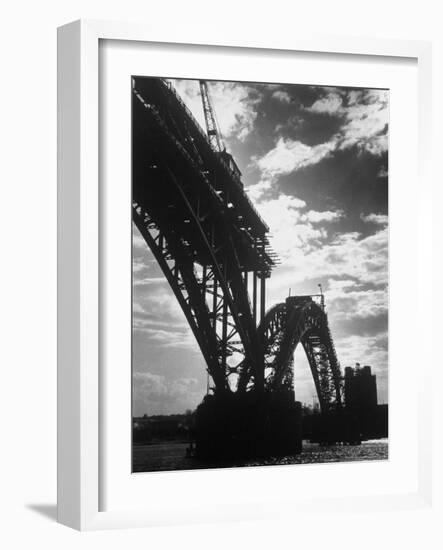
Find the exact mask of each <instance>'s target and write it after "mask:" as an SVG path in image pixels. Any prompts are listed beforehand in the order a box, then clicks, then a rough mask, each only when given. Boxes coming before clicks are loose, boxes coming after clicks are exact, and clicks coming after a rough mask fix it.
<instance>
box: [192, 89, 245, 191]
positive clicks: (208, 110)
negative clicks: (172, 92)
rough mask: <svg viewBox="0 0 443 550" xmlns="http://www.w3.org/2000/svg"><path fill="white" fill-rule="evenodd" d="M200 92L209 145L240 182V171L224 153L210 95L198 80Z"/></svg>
mask: <svg viewBox="0 0 443 550" xmlns="http://www.w3.org/2000/svg"><path fill="white" fill-rule="evenodd" d="M199 82H200V92H201V96H202V103H203V112H204V115H205V122H206V132H207V134H208V138H209V143H210V144H211V147H212V148H213V150H214V151H215V152H216V153H218V154H219V155H220V157H221V158H222V159H223V161H224V162H225V163H226V164H227V165H228V167H229V169H230V170H231V172H232V175H233V176H234V177H235V178H236V179H237V180H238V181H240V179H241V171H240V168H239V167H238V166H237V163H236V162H235V160H234V157H233V156H232V155H231V154H230V153H228V152H227V151H226V146H225V144H224V142H223V137H222V134H221V131H220V126H219V124H218V121H217V117H216V115H215V110H214V107H213V105H212V100H211V94H210V93H209V87H208V83H207V82H206V80H200V81H199Z"/></svg>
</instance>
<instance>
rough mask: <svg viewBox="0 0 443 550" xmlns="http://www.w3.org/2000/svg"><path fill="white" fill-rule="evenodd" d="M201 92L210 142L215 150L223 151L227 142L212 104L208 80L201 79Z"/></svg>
mask: <svg viewBox="0 0 443 550" xmlns="http://www.w3.org/2000/svg"><path fill="white" fill-rule="evenodd" d="M199 82H200V92H201V96H202V102H203V112H204V115H205V122H206V131H207V133H208V138H209V142H210V144H211V145H212V148H213V149H214V151H217V152H218V153H222V152H223V151H225V144H224V143H223V138H222V135H221V132H220V127H219V125H218V122H217V117H216V116H215V111H214V107H213V106H212V101H211V96H210V94H209V88H208V83H207V82H206V80H200V81H199Z"/></svg>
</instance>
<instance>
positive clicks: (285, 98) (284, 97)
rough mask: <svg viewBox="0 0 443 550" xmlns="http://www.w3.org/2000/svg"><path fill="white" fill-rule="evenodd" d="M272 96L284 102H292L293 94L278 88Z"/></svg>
mask: <svg viewBox="0 0 443 550" xmlns="http://www.w3.org/2000/svg"><path fill="white" fill-rule="evenodd" d="M272 97H273V98H274V99H277V100H278V101H281V102H282V103H290V102H291V96H290V95H289V94H288V92H284V91H283V90H276V91H275V92H273V93H272Z"/></svg>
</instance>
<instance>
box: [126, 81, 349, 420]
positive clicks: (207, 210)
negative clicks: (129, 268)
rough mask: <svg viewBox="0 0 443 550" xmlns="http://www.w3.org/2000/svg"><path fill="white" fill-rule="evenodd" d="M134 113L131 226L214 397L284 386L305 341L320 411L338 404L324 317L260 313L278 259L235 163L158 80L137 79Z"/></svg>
mask: <svg viewBox="0 0 443 550" xmlns="http://www.w3.org/2000/svg"><path fill="white" fill-rule="evenodd" d="M132 111H133V112H132V115H133V116H132V121H133V128H132V131H133V135H132V145H133V147H132V154H133V158H132V169H133V172H132V190H133V221H134V223H135V225H136V226H137V228H138V229H139V231H140V233H141V235H142V236H143V238H144V239H145V241H146V243H147V244H148V246H149V248H150V249H151V251H152V253H153V255H154V257H155V258H156V260H157V262H158V264H159V266H160V267H161V269H162V271H163V273H164V275H165V277H166V279H167V280H168V282H169V285H170V287H171V289H172V291H173V292H174V294H175V296H176V298H177V300H178V302H179V304H180V306H181V308H182V310H183V312H184V314H185V316H186V319H187V321H188V323H189V326H190V327H191V329H192V332H193V334H194V336H195V338H196V341H197V343H198V345H199V347H200V349H201V352H202V354H203V357H204V359H205V361H206V365H207V370H208V373H209V375H210V377H211V378H212V381H213V386H214V387H213V389H214V392H216V393H221V392H232V391H237V392H247V391H251V390H255V391H258V392H263V391H266V390H270V391H275V390H277V389H279V388H281V387H284V386H285V385H286V386H287V385H289V384H290V383H291V381H292V378H291V377H292V370H293V368H292V361H293V359H292V358H293V353H294V349H295V347H296V346H297V345H298V343H301V344H302V345H303V347H304V349H305V351H306V354H307V357H308V360H309V364H310V366H311V370H312V374H313V378H314V383H315V386H316V389H317V393H318V396H319V400H320V405H321V407H322V410H327V409H328V408H330V407H331V406H332V405H334V404H338V405H339V404H340V403H341V393H340V392H341V377H340V368H339V365H338V362H337V358H336V355H335V350H334V347H333V343H332V338H331V336H330V332H329V328H328V323H327V317H326V313H325V312H324V310H323V309H322V308H321V307H320V306H318V305H317V304H316V303H315V302H314V301H313V300H312V299H311V298H309V297H307V298H306V297H305V300H302V299H301V298H299V299H296V300H295V301H294V299H289V300H290V301H288V300H287V301H286V302H285V303H284V304H279V305H277V306H274V307H273V308H271V310H270V311H268V312H267V313H266V311H265V297H266V280H267V279H268V278H269V277H270V275H271V271H272V268H273V267H274V266H275V265H276V263H277V261H278V260H277V258H276V255H275V253H274V252H273V251H272V249H271V247H270V244H269V240H268V236H267V234H268V231H269V229H268V226H267V225H266V223H265V222H264V221H263V220H262V218H261V217H260V215H259V214H258V212H257V211H256V210H255V208H254V206H253V205H252V203H251V202H250V200H249V198H248V196H247V195H246V193H245V191H244V189H243V184H242V182H241V178H240V175H241V174H240V171H239V170H238V167H237V166H236V164H235V161H234V159H233V158H232V157H231V156H230V155H229V154H228V153H227V152H226V151H224V150H223V151H218V150H216V149H215V148H214V147H213V145H211V142H210V140H209V138H208V136H207V135H206V133H205V132H204V131H203V130H202V128H201V127H200V125H199V124H198V122H197V121H196V120H195V119H194V117H193V115H192V114H191V112H190V111H189V110H188V109H187V107H186V106H185V105H184V103H183V102H182V100H181V99H180V97H179V96H178V94H177V93H176V92H175V90H174V88H173V87H172V86H171V85H170V84H169V83H167V82H166V81H164V80H162V79H159V78H147V77H134V78H133V101H132Z"/></svg>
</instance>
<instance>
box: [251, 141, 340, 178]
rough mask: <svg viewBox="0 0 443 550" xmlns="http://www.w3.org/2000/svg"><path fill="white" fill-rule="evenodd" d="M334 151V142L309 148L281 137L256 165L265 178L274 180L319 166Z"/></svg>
mask: <svg viewBox="0 0 443 550" xmlns="http://www.w3.org/2000/svg"><path fill="white" fill-rule="evenodd" d="M333 149H334V144H333V143H332V142H331V143H322V144H320V145H313V146H309V145H306V144H304V143H302V142H301V141H293V140H291V139H285V138H282V137H280V138H279V139H278V140H277V143H276V144H275V147H274V148H273V149H271V150H270V151H268V153H266V155H264V156H263V157H261V158H259V159H257V160H256V164H257V166H258V167H259V169H260V170H261V171H262V172H263V174H264V175H265V177H266V176H267V177H270V178H274V177H277V176H281V175H284V174H290V173H291V172H294V171H296V170H299V169H300V168H305V167H306V166H310V165H311V164H317V163H318V162H320V161H321V160H323V159H324V158H326V157H328V156H329V155H330V153H331V151H332V150H333Z"/></svg>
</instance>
